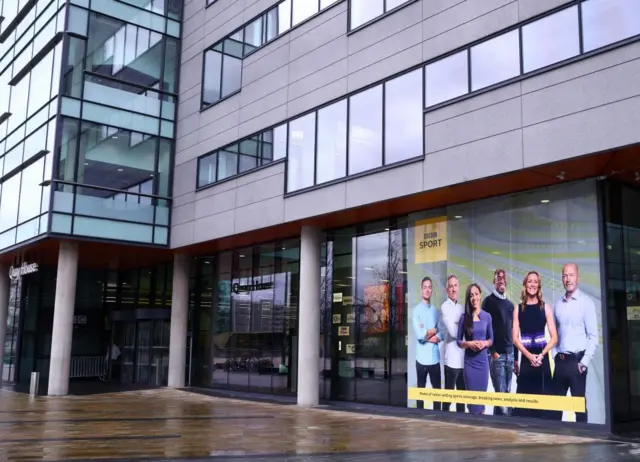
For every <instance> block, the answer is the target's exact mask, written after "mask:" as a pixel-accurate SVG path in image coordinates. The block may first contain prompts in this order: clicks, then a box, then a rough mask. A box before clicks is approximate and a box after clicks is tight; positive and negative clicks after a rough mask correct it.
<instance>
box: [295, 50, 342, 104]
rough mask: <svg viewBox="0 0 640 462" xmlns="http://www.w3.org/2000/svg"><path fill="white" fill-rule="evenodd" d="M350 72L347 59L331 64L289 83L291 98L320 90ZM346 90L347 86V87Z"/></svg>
mask: <svg viewBox="0 0 640 462" xmlns="http://www.w3.org/2000/svg"><path fill="white" fill-rule="evenodd" d="M347 74H348V62H347V59H343V60H341V61H338V62H337V63H334V64H331V65H330V66H327V67H325V68H324V69H321V70H319V71H318V72H314V73H313V74H311V75H309V76H307V77H305V78H303V79H300V80H297V81H295V82H293V83H292V84H291V85H289V94H288V96H289V100H294V99H297V98H300V97H301V96H304V95H306V94H307V93H310V92H312V91H315V90H318V89H320V88H322V87H324V86H326V85H329V84H330V83H333V82H335V81H336V80H339V79H341V78H345V77H346V76H347ZM345 90H346V87H345Z"/></svg>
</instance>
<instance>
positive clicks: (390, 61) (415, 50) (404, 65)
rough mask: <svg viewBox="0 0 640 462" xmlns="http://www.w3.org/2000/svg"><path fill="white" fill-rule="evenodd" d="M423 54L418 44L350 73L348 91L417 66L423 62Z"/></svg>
mask: <svg viewBox="0 0 640 462" xmlns="http://www.w3.org/2000/svg"><path fill="white" fill-rule="evenodd" d="M421 55H422V45H420V44H418V45H415V46H413V47H411V48H408V49H406V50H404V51H400V52H398V53H396V54H393V55H391V56H390V57H388V58H387V59H385V60H383V61H378V62H376V63H375V64H372V65H370V66H368V67H365V68H363V69H360V70H359V71H356V72H353V73H351V74H349V83H348V85H349V88H348V91H349V92H352V91H355V90H358V89H359V88H362V87H364V86H367V85H369V84H372V83H375V82H378V81H380V80H381V79H384V78H386V77H390V76H391V75H394V74H397V73H398V72H402V71H403V70H405V69H408V68H410V67H412V66H415V65H417V64H419V63H420V62H421Z"/></svg>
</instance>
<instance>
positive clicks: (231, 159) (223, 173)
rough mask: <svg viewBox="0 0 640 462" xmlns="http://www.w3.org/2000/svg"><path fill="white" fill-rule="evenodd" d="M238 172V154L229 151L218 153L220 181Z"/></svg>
mask: <svg viewBox="0 0 640 462" xmlns="http://www.w3.org/2000/svg"><path fill="white" fill-rule="evenodd" d="M237 174H238V154H236V153H234V152H229V151H220V152H219V153H218V181H220V180H224V179H225V178H229V177H231V176H234V175H237Z"/></svg>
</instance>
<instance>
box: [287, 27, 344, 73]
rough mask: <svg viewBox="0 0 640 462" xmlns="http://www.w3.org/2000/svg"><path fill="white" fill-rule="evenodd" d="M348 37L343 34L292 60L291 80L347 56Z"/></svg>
mask: <svg viewBox="0 0 640 462" xmlns="http://www.w3.org/2000/svg"><path fill="white" fill-rule="evenodd" d="M347 44H348V42H347V37H346V36H344V35H343V36H342V37H338V38H337V39H334V40H332V41H331V42H329V43H327V44H326V45H323V46H321V47H319V48H316V49H315V50H313V51H312V52H310V53H308V54H306V55H304V56H302V57H300V58H298V59H296V60H293V61H291V65H290V66H289V82H295V81H296V80H299V79H302V78H304V77H306V76H308V75H310V74H312V73H314V72H317V71H319V70H321V69H323V68H325V67H327V66H330V65H331V64H333V63H335V62H337V61H340V60H341V59H344V58H346V57H347Z"/></svg>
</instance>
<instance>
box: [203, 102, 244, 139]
mask: <svg viewBox="0 0 640 462" xmlns="http://www.w3.org/2000/svg"><path fill="white" fill-rule="evenodd" d="M240 101H241V99H240V94H236V95H233V96H231V97H229V98H227V99H225V100H223V101H220V102H219V103H217V104H215V105H213V106H211V107H208V108H206V109H204V110H203V111H202V112H201V113H200V126H201V127H203V128H204V127H206V126H207V125H209V124H212V123H214V122H217V123H220V122H221V121H222V120H223V119H230V121H229V122H228V123H233V124H235V125H237V124H238V122H239V120H240V119H239V117H240V114H239V109H240ZM234 117H236V119H235V121H233V122H232V121H231V120H232V119H233V118H234ZM228 128H229V125H228V124H227V125H224V128H217V129H216V130H215V131H214V133H220V132H222V131H224V130H226V129H228ZM201 139H206V137H203V138H201Z"/></svg>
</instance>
